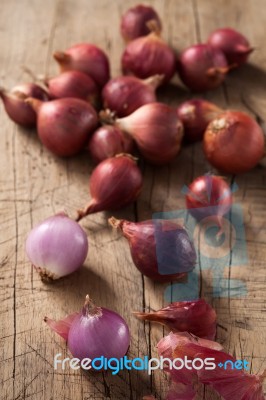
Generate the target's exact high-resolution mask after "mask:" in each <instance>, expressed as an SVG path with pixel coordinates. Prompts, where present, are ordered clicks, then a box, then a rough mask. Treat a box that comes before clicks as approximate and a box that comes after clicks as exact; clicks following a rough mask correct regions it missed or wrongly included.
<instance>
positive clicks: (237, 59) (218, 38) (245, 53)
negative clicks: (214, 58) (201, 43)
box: [208, 28, 254, 66]
mask: <svg viewBox="0 0 266 400" xmlns="http://www.w3.org/2000/svg"><path fill="white" fill-rule="evenodd" d="M208 44H210V45H211V46H212V47H214V48H216V49H219V50H221V51H222V52H223V53H224V55H225V57H226V59H227V62H228V64H236V65H237V66H240V65H241V64H244V63H245V62H247V59H248V57H249V55H250V53H252V51H253V50H254V49H253V48H252V47H250V44H249V41H248V40H247V39H246V38H245V36H243V35H242V34H241V33H240V32H237V31H236V30H234V29H232V28H221V29H217V30H215V31H214V32H212V33H211V34H210V36H209V38H208Z"/></svg>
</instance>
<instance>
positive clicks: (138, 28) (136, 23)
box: [120, 4, 162, 41]
mask: <svg viewBox="0 0 266 400" xmlns="http://www.w3.org/2000/svg"><path fill="white" fill-rule="evenodd" d="M150 21H155V22H156V24H157V27H158V31H161V29H162V24H161V20H160V18H159V16H158V14H157V12H156V11H155V10H154V9H153V8H152V7H150V6H144V5H142V4H139V5H137V6H135V7H132V8H129V9H128V10H127V11H126V12H125V13H124V14H123V15H122V19H121V25H120V29H121V34H122V36H123V38H124V39H125V40H126V41H130V40H133V39H136V38H138V37H140V36H146V35H148V34H149V33H150V28H149V22H150Z"/></svg>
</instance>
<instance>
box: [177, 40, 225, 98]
mask: <svg viewBox="0 0 266 400" xmlns="http://www.w3.org/2000/svg"><path fill="white" fill-rule="evenodd" d="M177 68H178V72H179V75H180V78H181V80H182V81H183V83H184V84H185V85H186V86H187V87H188V88H189V89H191V90H193V91H197V92H202V91H206V90H211V89H215V88H216V87H218V86H220V85H221V83H222V82H223V81H224V79H225V76H226V74H227V72H228V71H229V69H230V67H229V66H228V63H227V61H226V58H225V55H224V54H223V52H222V51H221V50H219V49H216V48H213V47H211V46H210V45H208V44H196V45H194V46H191V47H188V48H187V49H185V50H184V51H183V52H182V53H181V54H180V56H179V59H178V63H177Z"/></svg>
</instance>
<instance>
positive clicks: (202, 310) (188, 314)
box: [134, 299, 216, 340]
mask: <svg viewBox="0 0 266 400" xmlns="http://www.w3.org/2000/svg"><path fill="white" fill-rule="evenodd" d="M134 315H135V316H136V317H137V318H140V319H141V320H144V321H153V322H158V323H160V324H163V325H165V326H167V327H168V328H169V329H171V331H173V332H185V331H187V332H190V333H192V334H193V335H196V336H198V337H201V338H205V339H210V340H213V339H214V338H215V333H216V312H215V310H214V309H213V308H212V307H211V306H210V305H209V304H208V303H206V301H205V300H204V299H199V300H193V301H177V302H174V303H171V304H169V305H168V306H167V307H164V308H162V309H161V310H158V311H154V312H150V313H144V312H134Z"/></svg>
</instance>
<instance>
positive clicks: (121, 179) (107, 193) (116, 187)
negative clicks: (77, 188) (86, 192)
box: [76, 154, 142, 221]
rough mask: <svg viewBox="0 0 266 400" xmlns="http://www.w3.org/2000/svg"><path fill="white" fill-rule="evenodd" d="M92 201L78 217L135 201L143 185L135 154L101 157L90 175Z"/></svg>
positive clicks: (78, 218) (113, 208)
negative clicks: (100, 160) (102, 158)
mask: <svg viewBox="0 0 266 400" xmlns="http://www.w3.org/2000/svg"><path fill="white" fill-rule="evenodd" d="M89 186H90V193H91V197H92V199H91V201H90V202H89V203H88V204H87V205H86V206H85V207H84V209H82V210H78V217H77V219H76V220H77V221H79V220H81V219H82V218H84V217H86V215H89V214H92V213H96V212H99V211H108V210H116V209H120V208H122V207H124V206H125V205H127V204H129V203H132V202H134V201H135V200H136V199H137V197H138V195H139V193H140V191H141V188H142V175H141V172H140V169H139V168H138V166H137V164H136V161H135V159H134V157H132V156H130V155H129V154H119V155H117V156H115V157H112V158H108V159H106V160H104V161H102V162H101V163H100V164H98V165H97V167H96V168H95V169H94V170H93V172H92V174H91V176H90V183H89Z"/></svg>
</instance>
